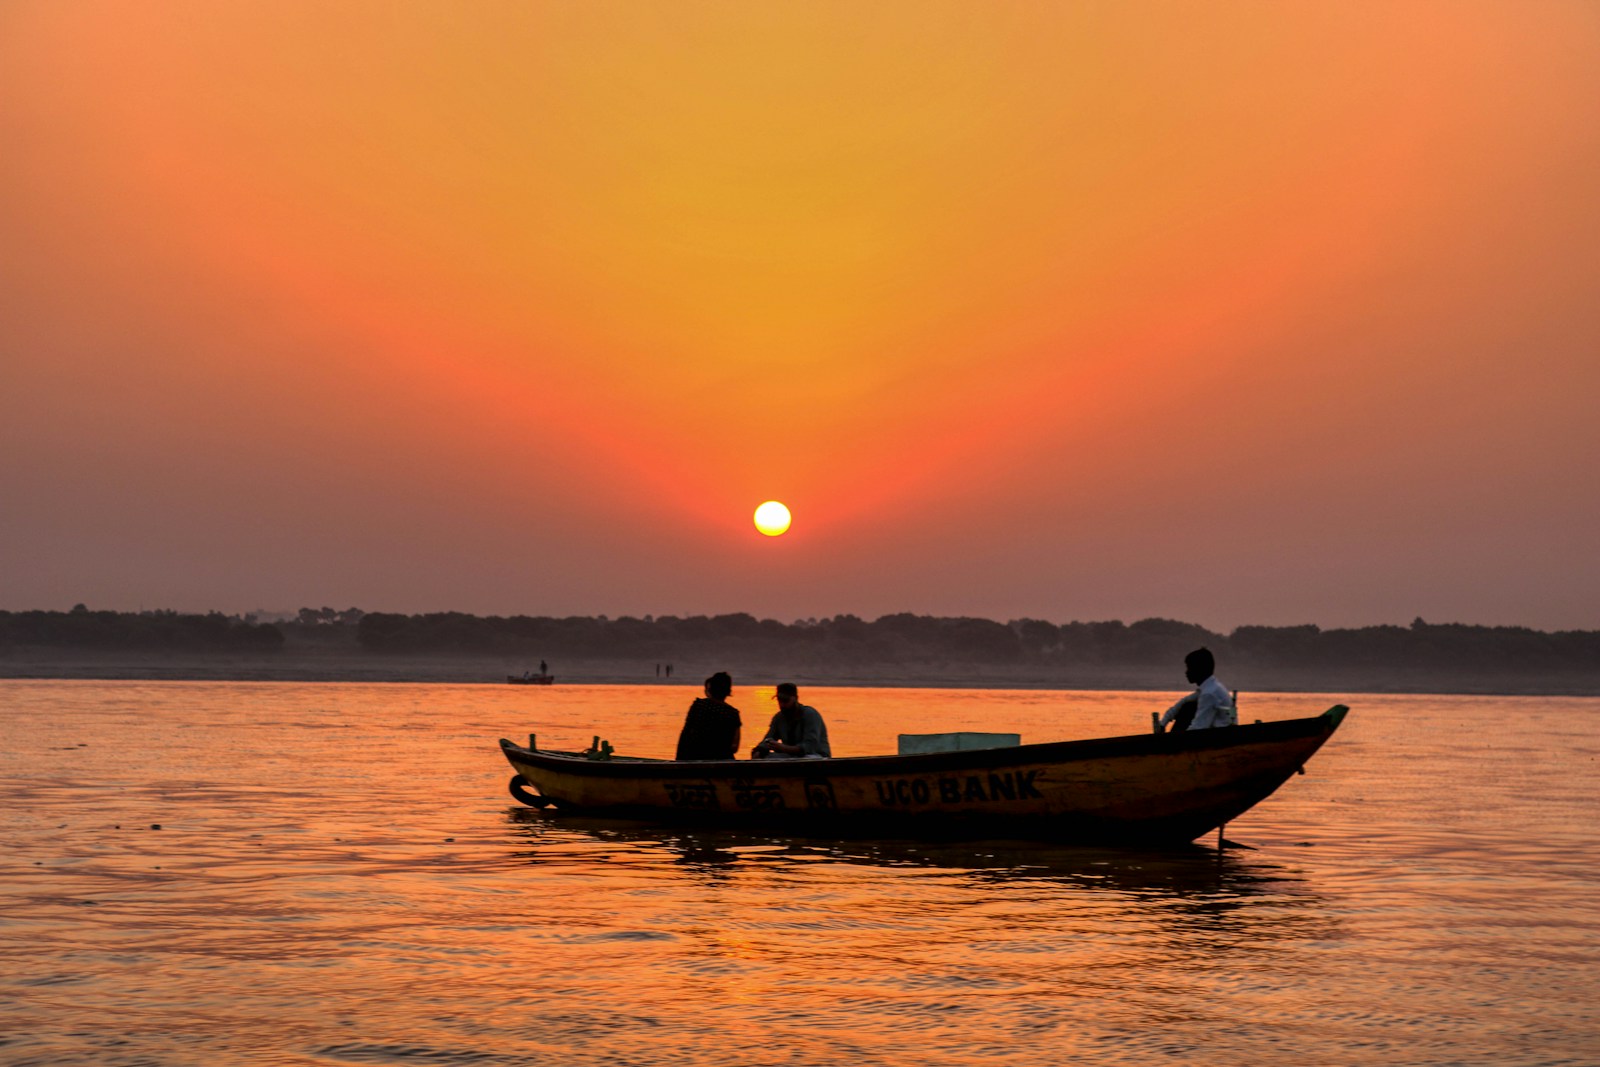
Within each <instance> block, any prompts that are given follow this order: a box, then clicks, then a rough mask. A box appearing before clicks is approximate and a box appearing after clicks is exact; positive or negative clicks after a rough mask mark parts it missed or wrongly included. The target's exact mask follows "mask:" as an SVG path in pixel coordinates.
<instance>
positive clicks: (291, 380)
mask: <svg viewBox="0 0 1600 1067" xmlns="http://www.w3.org/2000/svg"><path fill="white" fill-rule="evenodd" d="M0 456H3V460H0V608H10V609H21V608H32V607H48V608H65V607H69V606H71V605H72V604H73V603H75V602H78V601H84V602H87V603H89V604H90V605H91V606H94V607H110V608H136V607H138V606H140V605H141V604H142V605H144V606H146V607H155V606H163V607H168V606H170V607H177V608H182V609H204V608H212V607H217V608H222V609H224V610H230V611H232V610H242V609H250V608H256V607H267V608H294V607H298V606H300V605H303V604H309V605H322V604H330V605H334V606H338V607H345V606H349V605H359V606H361V607H364V608H367V609H369V610H373V609H383V610H404V611H422V610H444V609H457V610H464V611H474V612H480V613H489V612H493V613H514V612H526V613H531V614H548V613H553V614H590V613H606V614H611V615H618V614H624V613H631V614H646V613H653V614H689V613H701V612H706V613H712V612H724V611H750V612H753V613H756V614H758V615H770V616H775V617H778V618H781V619H785V620H788V619H792V618H796V617H803V616H808V615H832V614H835V613H838V612H854V613H857V614H862V615H866V616H869V617H871V616H876V615H878V614H881V613H885V612H890V611H903V610H904V611H915V612H933V613H939V614H979V615H988V616H993V617H998V618H1002V619H1003V618H1015V617H1020V616H1024V615H1027V616H1035V617H1042V618H1048V619H1053V620H1058V621H1061V620H1066V619H1073V618H1079V619H1086V618H1124V619H1130V620H1131V619H1134V618H1139V617H1143V616H1148V615H1166V616H1170V617H1176V618H1181V619H1185V620H1190V621H1195V622H1200V623H1204V624H1207V625H1211V626H1215V627H1223V628H1226V627H1231V626H1234V625H1237V624H1240V623H1247V622H1263V623H1297V622H1316V623H1320V624H1323V625H1340V624H1365V623H1375V622H1389V621H1393V622H1409V621H1410V620H1411V618H1412V617H1413V616H1416V615H1422V616H1424V617H1426V618H1427V619H1429V620H1430V621H1451V620H1457V621H1467V622H1482V623H1518V624H1527V625H1534V626H1539V627H1546V628H1549V627H1583V628H1593V627H1597V626H1600V550H1597V547H1600V474H1597V473H1596V470H1595V468H1596V464H1597V461H1600V5H1596V4H1593V3H1587V2H1571V3H1561V2H1531V3H1530V2H1520V0H1518V2H1505V3H1493V4H1477V3H1471V2H1468V0H1449V2H1443V3H1406V2H1396V3H1383V4H1349V3H1344V2H1330V3H1326V4H1316V3H1284V4H1271V3H1160V2H1147V3H1137V4H1124V3H1068V2H1061V3H1052V4H1026V3H990V2H987V0H974V2H971V3H962V4H938V3H930V2H925V0H918V2H915V3H873V4H860V3H857V2H854V0H851V2H848V3H838V4H826V3H820V2H813V0H805V2H799V0H796V2H781V3H765V2H764V3H749V2H746V0H736V2H727V3H695V2H685V0H676V2H673V3H669V4H646V3H629V4H611V3H599V2H587V0H586V2H583V3H559V4H558V3H522V2H517V3H512V2H505V3H490V2H478V3H462V4H442V3H441V4H396V3H392V2H387V0H386V2H382V3H372V4H357V3H327V2H317V3H303V4H296V3H286V2H283V0H263V2H260V3H249V4H244V3H226V2H218V0H204V2H194V3H160V2H143V3H132V2H130V3H114V4H111V3H94V2H73V3H59V2H56V0H45V2H40V3H32V2H23V0H7V2H6V3H4V4H0ZM768 498H776V499H779V500H782V501H784V502H785V503H787V504H788V505H789V506H790V508H791V509H792V510H793V512H794V527H793V529H792V531H791V532H790V533H789V534H787V535H785V536H783V537H781V538H776V539H768V538H764V537H762V536H760V535H759V534H758V533H756V532H755V530H754V528H753V527H752V525H751V521H750V515H751V512H752V510H753V509H754V508H755V506H756V505H757V504H758V503H760V502H761V501H763V500H766V499H768Z"/></svg>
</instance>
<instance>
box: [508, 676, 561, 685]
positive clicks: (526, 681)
mask: <svg viewBox="0 0 1600 1067" xmlns="http://www.w3.org/2000/svg"><path fill="white" fill-rule="evenodd" d="M555 680H556V676H555V675H553V674H529V675H526V676H524V675H521V674H508V675H506V681H508V682H510V683H511V684H512V685H550V684H551V683H552V682H554V681H555Z"/></svg>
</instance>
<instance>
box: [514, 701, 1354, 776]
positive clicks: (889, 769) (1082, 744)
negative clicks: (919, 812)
mask: <svg viewBox="0 0 1600 1067" xmlns="http://www.w3.org/2000/svg"><path fill="white" fill-rule="evenodd" d="M1348 711H1349V709H1348V708H1347V707H1346V706H1345V705H1343V704H1336V705H1334V706H1333V707H1331V708H1329V709H1328V710H1327V711H1325V712H1322V713H1321V714H1320V715H1313V716H1308V717H1306V718H1300V719H1278V720H1275V721H1273V722H1255V723H1250V724H1247V725H1240V726H1227V727H1220V728H1213V729H1209V730H1190V731H1185V732H1183V733H1177V734H1174V733H1163V734H1156V733H1148V734H1127V735H1123V736H1119V737H1094V738H1085V739H1081V740H1075V741H1043V742H1037V743H1034V744H1029V745H1012V746H1009V747H1005V748H976V749H966V750H963V751H956V752H926V753H919V754H916V755H905V756H902V755H897V754H889V755H876V756H834V757H828V758H822V759H768V760H662V759H650V758H648V757H642V758H641V757H635V758H629V757H621V758H618V759H610V760H594V759H589V758H587V757H586V756H584V755H582V754H579V753H571V752H554V751H547V750H543V749H530V748H526V747H524V746H521V745H518V744H517V743H515V742H514V741H510V740H507V739H506V738H501V739H500V748H501V751H502V753H503V754H504V755H505V756H506V758H507V759H508V760H510V761H513V762H522V763H529V764H534V765H536V766H539V767H542V768H545V769H548V770H559V771H562V772H565V773H568V774H576V775H580V776H584V777H600V778H698V779H705V778H752V777H761V778H815V777H837V776H840V775H851V774H862V775H865V774H896V775H910V774H917V773H925V772H935V771H950V770H958V769H968V768H973V767H982V768H985V769H987V768H999V767H1014V766H1020V765H1026V764H1037V763H1075V762H1078V761H1080V760H1095V759H1116V758H1120V757H1127V756H1150V755H1158V754H1160V755H1166V754H1174V753H1181V752H1197V751H1205V750H1210V749H1219V748H1233V747H1237V746H1241V745H1250V744H1260V743H1270V742H1274V741H1290V740H1295V739H1298V738H1302V737H1313V736H1316V735H1319V734H1321V735H1324V740H1326V738H1327V736H1330V735H1332V734H1333V732H1334V731H1335V730H1336V729H1338V727H1339V724H1340V723H1341V722H1343V720H1344V717H1345V714H1346V713H1347V712H1348ZM1318 747H1320V745H1319V746H1318Z"/></svg>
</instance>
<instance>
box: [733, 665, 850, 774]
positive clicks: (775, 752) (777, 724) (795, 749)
mask: <svg viewBox="0 0 1600 1067" xmlns="http://www.w3.org/2000/svg"><path fill="white" fill-rule="evenodd" d="M773 699H774V700H776V701H777V702H778V712H777V714H776V715H774V716H773V717H772V724H771V725H770V726H768V727H767V736H766V737H764V738H762V739H761V742H760V744H758V745H756V747H755V748H753V749H751V750H750V758H751V759H768V758H777V759H795V758H798V757H803V756H832V755H833V749H832V748H830V747H829V746H828V724H827V723H825V722H823V721H822V713H821V712H819V711H817V709H816V708H813V707H811V706H810V705H809V704H802V703H800V690H799V688H798V687H797V686H796V685H795V684H794V683H793V682H779V683H778V691H777V692H776V693H775V694H774V695H773Z"/></svg>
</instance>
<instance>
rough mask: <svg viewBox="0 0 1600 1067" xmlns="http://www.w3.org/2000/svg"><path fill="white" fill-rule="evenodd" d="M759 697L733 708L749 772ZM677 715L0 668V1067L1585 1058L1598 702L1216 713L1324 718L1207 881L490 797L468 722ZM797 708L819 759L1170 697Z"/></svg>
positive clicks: (522, 727)
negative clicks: (1300, 760)
mask: <svg viewBox="0 0 1600 1067" xmlns="http://www.w3.org/2000/svg"><path fill="white" fill-rule="evenodd" d="M769 694H770V690H766V691H762V690H756V689H740V690H738V691H736V693H735V695H734V703H735V704H738V705H740V706H741V707H743V708H744V719H745V724H746V725H745V734H746V747H748V745H749V744H750V743H751V742H752V741H753V740H754V736H755V734H756V732H757V731H758V729H759V728H760V726H761V725H762V724H763V723H764V722H765V719H766V717H767V716H768V715H770V714H771V711H772V704H771V703H770V701H769V700H767V699H766V698H767V696H768V695H769ZM691 695H692V694H691V691H690V690H689V689H688V688H686V687H681V686H680V687H674V688H667V687H655V686H632V687H630V686H592V687H582V686H557V687H552V688H549V689H544V688H536V687H527V688H524V687H511V686H450V685H341V684H326V683H323V684H284V683H253V684H243V683H241V684H223V683H132V682H37V681H21V682H0V787H3V789H4V796H5V802H4V808H3V811H0V850H3V851H0V1063H3V1064H6V1065H22V1064H40V1065H50V1067H70V1065H74V1064H94V1065H127V1067H133V1065H162V1067H167V1065H188V1064H195V1065H201V1064H204V1065H208V1067H209V1065H217V1064H226V1065H233V1064H238V1065H256V1064H262V1065H268V1064H270V1065H284V1064H318V1065H341V1064H417V1065H455V1064H461V1065H501V1064H505V1065H510V1064H518V1065H520V1064H533V1063H537V1064H542V1065H552V1064H599V1065H610V1064H615V1065H624V1064H689V1065H700V1064H704V1065H712V1064H716V1065H722V1064H727V1065H740V1067H744V1065H750V1064H785V1065H810V1064H817V1065H837V1064H908V1065H909V1064H918V1065H926V1064H956V1063H962V1064H965V1063H995V1064H1066V1063H1084V1062H1088V1063H1130V1064H1132V1063H1138V1064H1148V1063H1153V1062H1154V1063H1253V1064H1263V1063H1285V1064H1288V1063H1294V1064H1301V1063H1316V1064H1330V1065H1332V1064H1370V1063H1384V1064H1410V1063H1414V1064H1447V1063H1494V1064H1560V1063H1573V1064H1593V1063H1596V1062H1600V990H1597V988H1596V981H1595V976H1596V974H1597V973H1600V791H1597V789H1596V784H1597V776H1596V771H1597V764H1596V762H1595V761H1596V757H1597V755H1600V700H1596V699H1567V698H1503V697H1434V696H1359V695H1356V696H1350V695H1344V696H1337V697H1335V696H1320V697H1319V696H1314V695H1313V696H1308V695H1305V694H1293V695H1288V694H1284V695H1274V694H1260V695H1255V694H1249V693H1247V694H1245V695H1244V698H1243V700H1242V706H1241V719H1243V720H1251V719H1267V720H1271V719H1279V718H1292V717H1297V716H1301V715H1309V714H1315V713H1317V712H1320V711H1322V710H1323V709H1324V708H1326V707H1327V706H1328V705H1330V704H1332V703H1335V702H1343V703H1348V704H1349V705H1351V708H1352V712H1351V715H1350V717H1349V718H1348V719H1347V720H1346V722H1345V724H1344V726H1343V727H1342V728H1341V729H1340V731H1339V732H1338V734H1336V735H1335V736H1334V738H1333V739H1332V740H1331V741H1330V742H1329V743H1328V745H1327V746H1326V747H1325V748H1324V749H1323V750H1322V751H1321V752H1320V753H1319V754H1318V755H1317V756H1316V757H1315V758H1314V759H1313V760H1312V761H1311V763H1310V764H1309V766H1308V768H1307V771H1308V773H1307V775H1306V776H1304V777H1295V778H1292V779H1291V780H1290V781H1289V782H1288V783H1287V784H1286V785H1285V786H1284V787H1283V788H1282V789H1281V790H1280V791H1279V792H1278V794H1277V795H1275V796H1273V797H1272V798H1270V799H1269V800H1267V801H1266V802H1265V803H1264V804H1262V805H1261V806H1260V807H1258V808H1257V809H1256V810H1255V811H1253V812H1251V813H1250V814H1248V815H1246V816H1245V817H1244V818H1242V819H1240V820H1238V821H1237V822H1235V823H1233V824H1232V825H1230V826H1229V828H1228V837H1229V838H1230V839H1232V840H1235V841H1238V842H1240V843H1243V844H1248V845H1250V846H1253V848H1250V849H1230V850H1228V851H1226V852H1224V853H1222V854H1221V855H1220V856H1219V855H1218V853H1217V852H1216V851H1215V850H1214V849H1213V848H1211V847H1209V846H1210V845H1212V844H1214V838H1213V839H1211V840H1208V841H1207V842H1205V845H1204V847H1203V846H1202V845H1195V846H1191V847H1186V848H1180V849H1174V850H1165V851H1161V852H1118V851H1106V850H1075V849H1064V848H1051V847H1043V846H1035V845H1027V844H1019V843H1005V842H976V843H967V844H960V845H950V844H945V845H925V844H918V843H916V842H912V841H860V840H853V841H843V842H841V841H831V840H815V839H795V838H775V837H763V836H761V835H756V834H748V833H729V832H684V831H681V830H680V831H657V830H653V829H651V828H649V827H646V826H641V825H634V824H626V823H612V822H603V821H587V822H585V821H575V820H571V819H566V818H562V817H560V816H551V815H547V814H544V813H542V812H538V811H534V810H532V809H526V808H522V807H520V806H518V805H516V804H515V803H514V802H513V801H511V799H510V798H509V797H508V796H507V795H506V793H505V782H506V779H507V778H508V777H509V774H510V772H509V769H508V768H507V767H506V766H505V764H504V761H503V759H502V758H501V756H500V754H499V751H498V748H497V746H496V744H495V741H496V739H497V738H499V737H501V736H508V737H513V738H518V739H524V740H525V738H526V735H527V733H528V732H529V731H537V732H538V735H539V742H540V744H541V745H542V746H548V747H555V748H560V747H583V746H585V745H587V743H588V741H589V739H590V737H591V736H592V735H594V734H600V735H603V736H604V737H606V738H608V739H609V740H611V741H612V743H613V744H614V745H615V746H616V748H617V750H618V751H619V752H622V753H625V754H637V755H655V756H662V755H670V753H671V750H672V746H673V742H674V740H675V738H676V734H677V728H678V725H679V723H680V721H681V717H682V712H683V709H684V707H685V706H687V704H688V701H689V697H690V696H691ZM802 696H803V698H804V699H805V700H806V701H807V702H808V703H812V704H814V705H815V706H817V707H818V708H819V709H820V710H821V711H822V712H823V714H824V715H825V716H826V717H827V719H828V723H829V731H830V735H831V738H832V741H833V746H834V751H835V752H836V753H837V754H839V755H847V754H848V755H855V754H867V753H874V752H885V751H893V748H894V736H895V734H896V733H898V732H901V731H907V732H933V731H942V730H954V729H992V730H1010V731H1018V732H1020V733H1022V735H1023V740H1024V741H1025V742H1032V741H1049V740H1063V739H1070V738H1079V737H1093V736H1103V735H1108V734H1125V733H1136V732H1143V731H1145V730H1148V728H1149V712H1150V711H1151V710H1152V709H1159V708H1161V707H1164V706H1165V704H1167V703H1169V702H1170V701H1171V700H1172V699H1174V694H1148V693H1067V692H1038V691H994V690H987V691H985V690H913V689H817V688H813V689H807V690H806V691H805V692H804V693H803V694H802ZM156 826H159V827H160V828H159V829H155V828H154V827H156Z"/></svg>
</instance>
